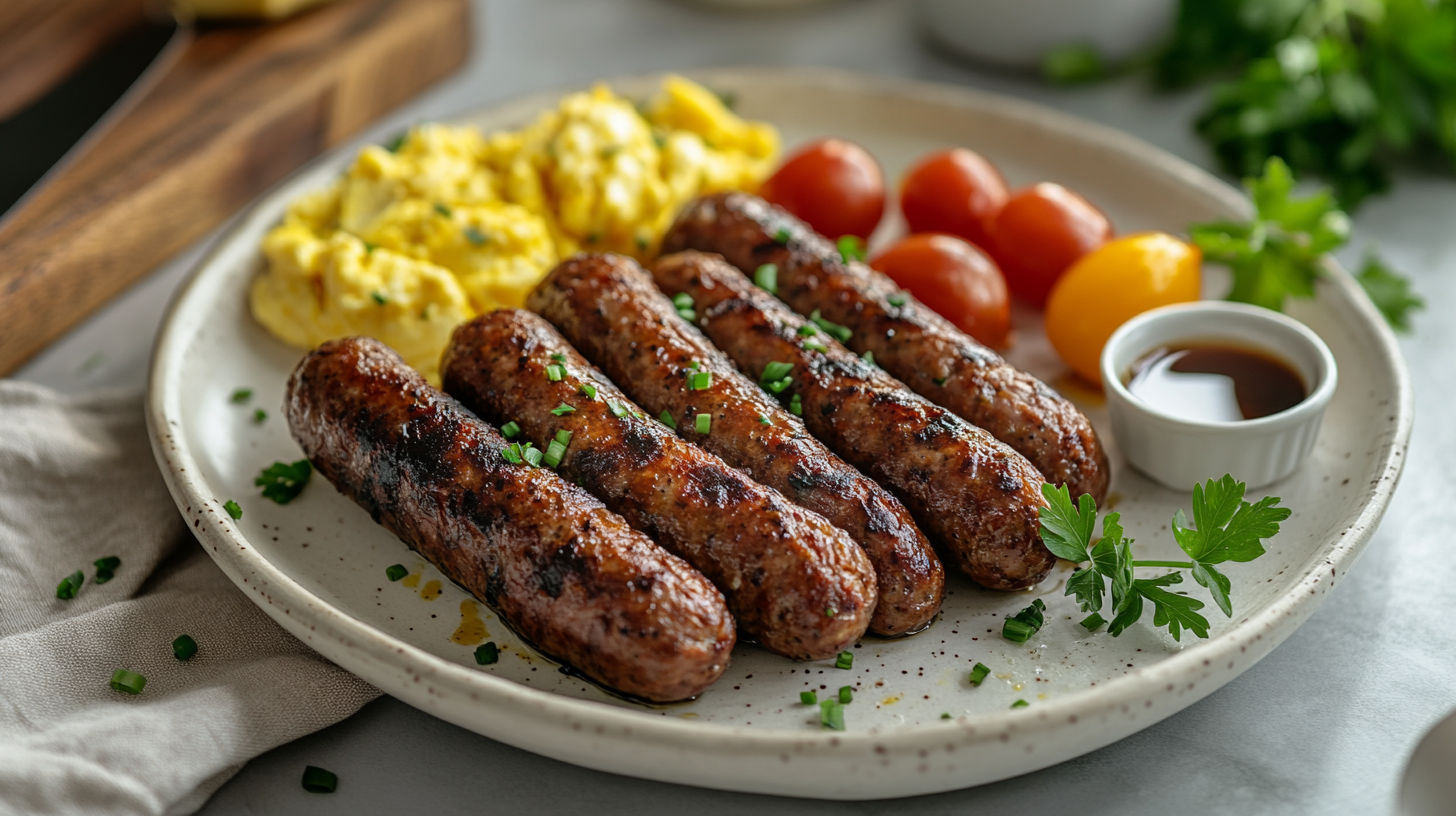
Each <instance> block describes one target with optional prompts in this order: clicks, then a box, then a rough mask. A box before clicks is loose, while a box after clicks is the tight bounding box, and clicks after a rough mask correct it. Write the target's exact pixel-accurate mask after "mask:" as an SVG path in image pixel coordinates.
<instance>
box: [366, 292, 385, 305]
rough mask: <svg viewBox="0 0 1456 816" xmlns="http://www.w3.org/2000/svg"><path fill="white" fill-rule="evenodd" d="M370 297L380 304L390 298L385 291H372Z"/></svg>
mask: <svg viewBox="0 0 1456 816" xmlns="http://www.w3.org/2000/svg"><path fill="white" fill-rule="evenodd" d="M369 297H370V299H371V300H373V301H374V302H375V303H376V304H378V305H380V306H383V305H384V304H386V303H388V302H389V298H387V297H385V296H384V293H383V292H370V293H369Z"/></svg>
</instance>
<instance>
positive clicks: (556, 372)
mask: <svg viewBox="0 0 1456 816" xmlns="http://www.w3.org/2000/svg"><path fill="white" fill-rule="evenodd" d="M565 377H566V367H565V366H559V365H556V364H555V363H553V364H551V365H549V366H546V379H548V380H550V381H551V382H561V380H562V379H564V378H565Z"/></svg>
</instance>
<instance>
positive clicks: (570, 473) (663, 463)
mask: <svg viewBox="0 0 1456 816" xmlns="http://www.w3.org/2000/svg"><path fill="white" fill-rule="evenodd" d="M553 366H560V369H559V370H548V369H549V368H551V367H553ZM441 369H442V371H443V376H444V380H445V388H446V390H447V391H449V392H450V393H451V394H453V395H454V396H456V397H458V398H459V399H460V401H461V402H463V403H465V405H466V406H468V407H470V408H471V409H473V410H475V411H476V413H479V414H481V415H482V416H485V417H487V418H490V419H493V420H496V421H500V422H506V421H514V422H516V423H518V424H519V425H520V427H521V428H522V430H523V432H524V439H528V440H532V441H534V442H535V443H536V444H538V445H540V446H542V447H546V446H547V445H548V444H549V442H548V440H552V439H555V438H557V434H558V433H560V432H561V431H565V432H567V434H569V436H568V437H567V439H569V442H568V444H567V447H566V451H565V453H564V454H563V456H562V458H561V460H560V464H559V468H560V473H561V474H562V475H563V476H565V477H566V478H567V479H569V480H571V481H574V482H577V483H579V484H581V485H583V486H584V487H586V489H587V490H590V491H592V492H593V493H595V494H596V495H597V496H598V497H600V498H601V499H602V500H603V501H604V502H606V503H607V506H608V507H610V508H611V509H612V510H614V511H616V512H618V513H621V514H622V515H623V516H624V517H626V519H627V521H628V522H629V523H630V524H632V526H634V527H636V528H637V529H639V530H642V531H643V532H645V533H647V534H648V535H649V536H651V537H652V538H653V539H654V540H656V541H657V542H658V543H659V544H661V545H662V546H663V547H665V548H666V549H667V550H669V551H670V552H673V553H675V554H677V555H679V556H681V557H682V558H684V559H685V560H686V561H687V562H688V563H690V564H692V565H693V566H694V567H697V568H698V570H699V571H701V572H702V573H703V574H704V575H706V576H707V577H708V580H710V581H712V582H713V583H714V584H715V585H717V587H718V588H719V589H721V590H722V591H723V594H724V595H725V596H727V598H728V608H729V609H731V610H733V616H734V617H735V618H737V620H738V625H739V627H741V628H742V630H743V631H744V632H746V633H748V634H749V635H751V636H752V637H753V638H755V639H756V640H758V642H759V643H761V644H762V645H763V646H764V648H766V649H768V650H769V651H772V652H776V653H778V654H781V655H785V656H787V657H792V658H796V659H800V660H808V659H817V658H825V657H830V656H832V655H834V654H836V653H837V652H839V651H840V650H841V649H843V648H844V647H846V646H848V645H849V644H851V643H853V642H854V641H855V640H856V639H857V638H859V637H860V636H861V635H863V634H864V632H865V629H866V627H868V626H869V620H870V615H871V614H872V613H873V612H874V607H875V600H876V594H875V576H874V572H873V571H872V570H871V568H870V565H869V562H868V561H867V560H866V559H865V555H864V553H863V552H862V551H861V550H860V548H859V547H858V546H856V545H855V543H854V541H852V540H851V539H850V538H849V536H848V535H846V534H845V533H844V532H843V531H841V530H839V529H837V528H835V527H834V526H832V525H830V524H829V522H827V521H825V520H824V519H823V518H820V517H819V516H818V515H816V514H814V513H811V512H809V511H807V510H804V509H803V508H800V507H797V506H795V505H793V504H791V503H789V502H788V501H787V500H785V499H784V497H783V496H781V495H779V493H778V492H777V491H775V490H773V489H772V488H768V487H764V486H763V485H760V484H758V483H757V482H755V481H753V480H751V479H749V478H748V477H747V476H744V475H743V474H742V473H740V472H738V471H737V470H734V469H733V468H732V467H730V466H728V465H727V464H726V463H724V462H723V460H721V459H719V458H718V457H716V456H714V455H712V454H710V453H708V452H707V451H704V450H702V449H701V448H698V447H697V446H695V445H693V444H691V443H688V442H684V441H683V440H681V439H679V438H677V437H676V436H674V435H673V434H672V432H671V431H669V430H668V429H667V427H666V426H664V425H663V424H662V423H660V422H658V421H657V420H655V419H650V418H648V417H647V416H646V415H645V414H642V413H641V412H640V409H639V408H638V407H637V406H636V405H635V404H634V403H632V402H631V400H629V399H627V398H626V397H625V396H623V394H622V392H621V391H619V390H617V387H616V386H615V385H613V384H612V382H611V380H608V379H607V378H606V377H605V376H604V375H602V373H601V372H599V371H597V370H596V369H594V368H593V367H592V366H591V364H590V363H588V362H587V361H586V360H585V359H583V358H582V357H581V355H579V354H577V353H576V350H575V349H573V348H572V347H571V346H570V345H569V344H568V343H567V342H566V340H565V339H563V338H562V337H561V335H560V334H557V333H556V330H555V329H553V328H551V324H549V323H547V322H546V321H545V320H544V319H542V318H540V317H538V316H536V315H534V314H531V313H530V312H526V311H521V310H514V309H504V310H500V311H496V312H491V313H489V314H485V315H482V316H480V317H477V318H476V319H474V320H472V321H470V322H469V323H465V324H463V325H461V326H459V327H457V328H456V329H455V333H454V334H453V335H452V336H451V338H450V344H449V345H448V346H447V347H446V349H445V355H444V359H443V362H442V364H441ZM553 375H559V376H560V378H559V379H557V380H553V379H552V377H553ZM719 419H720V417H718V416H716V415H715V416H713V421H717V420H719Z"/></svg>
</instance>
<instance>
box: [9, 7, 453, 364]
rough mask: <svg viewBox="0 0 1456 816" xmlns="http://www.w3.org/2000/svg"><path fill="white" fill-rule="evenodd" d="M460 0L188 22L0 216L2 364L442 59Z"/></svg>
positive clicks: (334, 140) (337, 137)
mask: <svg viewBox="0 0 1456 816" xmlns="http://www.w3.org/2000/svg"><path fill="white" fill-rule="evenodd" d="M468 14H469V8H468V6H467V2H466V0H349V1H348V2H343V3H338V4H335V5H329V6H325V7H323V8H320V9H318V10H316V11H313V12H309V13H307V14H304V15H302V16H301V17H298V18H294V19H291V20H287V21H284V22H279V23H269V24H262V25H236V26H216V27H211V28H204V29H200V30H198V31H197V32H195V35H194V36H193V38H192V40H191V41H190V42H189V43H187V45H186V46H185V50H184V51H183V53H182V54H181V55H180V56H178V57H177V58H176V59H175V60H173V61H171V63H170V64H169V65H167V66H165V70H164V72H163V73H162V75H160V76H158V77H155V78H154V79H153V81H152V82H151V83H150V87H149V88H147V89H145V93H144V95H142V96H141V98H140V99H136V100H134V101H133V103H132V104H131V106H130V107H129V108H128V110H126V111H125V113H124V114H123V115H121V116H119V117H116V119H115V121H114V122H113V123H112V124H110V125H109V127H108V128H107V129H106V130H105V132H104V133H102V134H100V135H99V136H97V137H96V138H92V139H88V141H87V143H86V144H84V145H82V146H80V148H79V151H78V154H77V155H74V156H70V157H68V158H67V160H66V164H65V166H64V167H61V168H59V170H58V172H56V173H54V174H53V175H52V176H50V177H48V178H47V179H46V180H45V181H43V182H42V186H41V187H40V188H39V189H37V190H35V191H33V193H32V194H31V195H30V196H29V197H28V198H26V199H24V200H23V201H22V202H21V204H20V205H19V206H18V207H17V208H16V209H15V210H13V211H12V212H10V213H8V214H6V216H5V218H4V220H0V374H5V373H8V372H10V371H12V370H14V369H15V368H16V367H17V366H19V365H20V364H21V363H23V362H24V361H25V360H26V359H28V358H29V357H30V356H31V355H33V354H35V353H36V352H37V351H39V350H40V349H42V348H44V347H45V346H46V345H47V344H49V343H50V342H51V341H52V340H53V339H54V338H56V337H57V336H58V335H60V334H61V333H62V332H64V331H65V330H66V329H67V328H69V327H70V326H72V325H73V324H75V323H76V322H77V321H79V320H80V319H81V318H83V317H85V316H86V315H87V314H88V313H90V312H91V311H92V310H94V309H95V308H96V307H98V306H100V305H101V304H102V303H104V302H105V301H106V300H108V299H109V298H111V297H112V296H113V295H114V294H116V293H117V292H119V291H120V290H121V289H122V288H124V287H125V286H127V285H128V284H130V283H131V282H133V281H134V280H136V279H137V278H139V277H141V276H142V275H144V274H146V273H147V272H148V271H150V270H151V269H152V268H153V267H154V266H156V265H157V264H158V263H160V262H162V261H163V260H165V259H167V258H168V257H170V256H172V255H174V254H176V253H177V252H178V251H180V250H181V249H183V248H184V247H186V246H188V245H189V244H191V243H192V242H194V241H196V240H197V239H198V238H200V237H201V236H202V235H204V234H206V233H207V232H208V231H209V230H211V229H212V228H213V227H215V226H217V225H218V224H220V223H221V222H222V221H224V220H225V219H227V218H228V217H229V216H231V215H232V214H233V213H234V212H236V211H237V210H238V209H239V208H240V207H242V206H243V205H245V204H247V203H248V202H249V201H250V200H251V199H252V198H254V197H255V196H256V195H258V193H260V192H262V191H263V190H264V189H266V188H267V187H268V186H269V185H271V184H273V183H274V182H275V181H277V180H279V179H280V178H282V177H283V176H285V175H287V174H288V173H289V172H291V171H292V170H294V169H295V168H297V167H298V166H299V165H301V164H302V163H303V162H305V161H307V160H308V159H310V158H312V157H313V156H315V155H317V154H318V153H320V152H322V151H324V150H326V149H328V148H329V147H332V146H333V145H336V144H338V143H339V142H340V141H342V140H344V139H346V138H348V137H349V136H350V135H352V134H354V133H356V132H357V131H358V130H359V129H360V128H361V127H363V126H364V125H366V124H367V123H369V122H371V121H373V120H374V119H376V118H377V117H379V116H380V115H381V114H383V113H385V112H386V111H388V110H390V109H392V108H394V107H396V106H398V105H399V104H400V103H402V102H404V101H405V100H407V99H409V98H410V97H412V96H413V95H415V94H416V93H418V92H419V91H420V90H422V89H423V88H424V87H426V86H428V85H429V84H431V83H433V82H435V81H436V80H439V79H441V78H442V77H444V76H446V75H448V74H449V73H451V72H453V71H454V70H455V69H456V68H457V67H459V66H460V65H461V64H462V63H463V62H464V60H465V57H466V54H467V53H468V51H469V37H470V26H469V21H468Z"/></svg>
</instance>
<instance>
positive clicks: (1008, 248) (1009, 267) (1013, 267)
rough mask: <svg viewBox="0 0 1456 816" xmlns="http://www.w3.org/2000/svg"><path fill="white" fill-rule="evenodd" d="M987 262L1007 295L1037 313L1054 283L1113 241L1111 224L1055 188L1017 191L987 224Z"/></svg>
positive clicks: (1047, 184)
mask: <svg viewBox="0 0 1456 816" xmlns="http://www.w3.org/2000/svg"><path fill="white" fill-rule="evenodd" d="M990 232H991V245H990V246H989V247H988V249H990V250H991V257H993V258H995V259H996V263H998V264H1000V265H1001V270H1002V271H1003V272H1004V273H1005V274H1006V285H1007V286H1008V287H1009V288H1010V289H1011V293H1012V294H1014V295H1016V296H1017V297H1019V298H1021V299H1022V300H1025V301H1026V302H1027V303H1030V304H1032V305H1033V306H1036V307H1037V308H1039V309H1040V308H1042V307H1044V306H1045V305H1046V299H1047V295H1049V294H1051V291H1052V286H1054V285H1056V282H1057V279H1058V278H1060V277H1061V276H1062V273H1063V272H1066V271H1067V269H1068V268H1069V267H1070V266H1071V265H1072V264H1074V263H1076V262H1077V259H1079V258H1081V257H1082V256H1083V255H1086V254H1087V253H1088V252H1091V251H1092V250H1094V249H1096V248H1097V247H1099V246H1102V245H1103V244H1104V243H1106V242H1107V240H1108V239H1109V238H1111V237H1112V222H1110V221H1108V220H1107V216H1105V215H1103V214H1102V211H1101V210H1099V209H1097V208H1096V207H1094V206H1092V205H1091V204H1089V203H1087V199H1085V198H1082V197H1081V196H1079V195H1077V194H1076V193H1074V192H1072V191H1071V190H1068V189H1067V188H1065V187H1063V186H1061V185H1060V184H1052V183H1050V182H1042V183H1041V184H1037V185H1035V186H1032V187H1028V188H1026V189H1025V190H1020V191H1018V192H1017V193H1016V194H1015V195H1013V196H1011V198H1010V199H1008V200H1007V202H1006V205H1005V206H1003V207H1002V208H1001V212H999V213H997V214H996V217H995V218H994V219H992V221H991V229H990Z"/></svg>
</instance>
